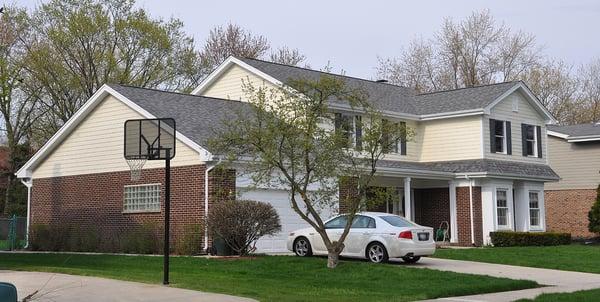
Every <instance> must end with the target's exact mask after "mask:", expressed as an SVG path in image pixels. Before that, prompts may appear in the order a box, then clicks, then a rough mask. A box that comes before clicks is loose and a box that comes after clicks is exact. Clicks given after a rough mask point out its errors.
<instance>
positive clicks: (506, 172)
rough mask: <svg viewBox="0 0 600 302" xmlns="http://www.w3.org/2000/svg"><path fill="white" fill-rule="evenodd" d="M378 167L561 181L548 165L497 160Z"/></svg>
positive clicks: (392, 163)
mask: <svg viewBox="0 0 600 302" xmlns="http://www.w3.org/2000/svg"><path fill="white" fill-rule="evenodd" d="M378 167H379V168H384V169H385V168H387V169H394V170H396V169H397V170H398V172H405V171H411V172H420V173H423V174H427V173H433V174H439V173H443V174H448V175H453V176H455V177H456V176H461V175H463V174H468V175H469V176H474V175H481V176H498V177H511V178H517V179H540V180H546V181H555V180H559V176H558V175H557V174H556V172H554V170H552V168H550V166H548V165H542V164H533V163H524V162H515V161H505V160H496V159H468V160H456V161H439V162H428V163H419V162H406V161H391V160H381V161H379V162H378Z"/></svg>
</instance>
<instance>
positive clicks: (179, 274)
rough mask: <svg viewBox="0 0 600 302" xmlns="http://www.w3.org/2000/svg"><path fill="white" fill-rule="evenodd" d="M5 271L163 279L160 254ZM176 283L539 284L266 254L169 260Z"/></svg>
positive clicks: (336, 290)
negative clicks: (335, 265) (335, 264)
mask: <svg viewBox="0 0 600 302" xmlns="http://www.w3.org/2000/svg"><path fill="white" fill-rule="evenodd" d="M1 258H2V261H0V269H10V270H26V271H45V272H58V273H66V274H74V275H86V276H98V277H107V278H113V279H121V280H130V281H139V282H146V283H160V282H161V280H162V279H161V278H162V257H152V256H117V255H82V254H34V253H21V254H19V253H4V254H1ZM170 279H171V281H172V282H171V284H172V286H175V287H181V288H188V289H195V290H201V291H207V292H217V293H225V294H231V295H236V296H245V297H251V298H256V299H259V300H261V301H413V300H422V299H432V298H438V297H448V296H460V295H469V294H477V293H489V292H498V291H508V290H518V289H525V288H532V287H536V286H538V285H537V284H536V283H535V282H533V281H524V280H510V279H504V278H493V277H487V276H475V275H467V274H459V273H452V272H442V271H436V270H429V269H419V268H410V267H407V266H406V265H401V264H371V263H367V262H362V261H343V262H341V263H340V265H339V266H338V268H336V269H334V270H329V269H327V268H326V259H323V258H298V257H289V256H261V257H256V258H251V259H207V258H193V257H173V258H171V278H170Z"/></svg>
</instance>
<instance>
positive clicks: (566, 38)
mask: <svg viewBox="0 0 600 302" xmlns="http://www.w3.org/2000/svg"><path fill="white" fill-rule="evenodd" d="M3 2H4V3H12V1H10V0H9V1H6V0H0V4H1V3H3ZM38 3H40V0H17V4H23V5H27V6H28V7H30V8H33V7H35V6H36V5H37V4H38ZM137 5H138V6H141V7H144V8H146V9H147V10H148V11H149V12H150V14H152V15H153V16H161V17H165V18H168V17H171V16H172V17H176V18H179V19H181V20H182V21H183V22H184V23H185V28H186V31H187V32H188V33H189V34H191V35H193V36H194V38H195V39H196V43H197V45H201V44H202V42H203V41H204V40H205V39H206V37H207V35H208V32H209V30H210V29H211V28H212V27H213V26H215V25H222V24H226V23H228V22H232V23H236V24H239V25H241V26H242V27H244V28H246V29H248V30H251V31H252V32H254V33H257V34H261V35H264V36H265V37H266V38H267V39H269V41H271V44H272V45H273V46H274V47H278V46H282V45H287V46H289V47H292V48H298V49H299V50H300V51H301V52H302V53H304V54H305V55H306V56H307V58H308V63H309V64H310V65H311V66H312V67H313V68H316V69H320V68H321V67H323V66H325V65H326V64H327V62H331V66H332V67H334V70H335V71H339V70H340V69H343V70H345V71H346V72H347V74H348V75H352V76H358V77H365V78H372V77H373V76H374V73H375V70H374V67H375V66H376V65H377V56H382V57H389V56H396V55H397V54H398V53H399V52H400V50H401V49H402V48H403V47H404V46H406V45H407V44H408V43H409V41H410V40H411V39H413V38H415V37H424V38H429V37H432V36H433V34H434V32H435V31H437V30H438V29H439V28H440V25H441V24H442V21H443V19H444V18H445V17H451V18H453V19H456V20H458V19H462V18H464V17H465V16H467V15H469V14H470V13H471V12H472V11H473V10H482V9H489V10H490V11H491V13H492V15H493V16H494V17H495V18H496V20H497V21H499V22H504V23H506V24H507V25H508V26H510V27H511V28H512V29H513V30H523V31H525V32H529V33H533V34H534V35H535V36H536V37H537V41H538V43H539V44H540V45H542V46H544V53H545V54H547V55H549V56H552V57H556V58H561V59H564V60H565V61H567V62H569V63H571V64H575V65H579V64H583V63H585V62H587V61H589V60H590V59H591V58H595V57H600V34H599V30H600V1H599V0H596V1H593V0H585V1H566V0H565V1H548V0H536V1H525V0H520V1H515V0H503V1H481V0H479V1H475V0H473V1H467V0H463V1H454V0H453V1H443V0H441V1H416V0H415V1H376V0H363V1H349V0H346V1H326V0H320V1H313V0H304V1H286V0H279V1H276V0H269V1H261V0H257V1H223V0H216V1H194V0H168V1H165V0H138V2H137Z"/></svg>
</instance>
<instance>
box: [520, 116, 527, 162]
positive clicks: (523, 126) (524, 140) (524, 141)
mask: <svg viewBox="0 0 600 302" xmlns="http://www.w3.org/2000/svg"><path fill="white" fill-rule="evenodd" d="M521 148H522V149H523V156H527V124H521Z"/></svg>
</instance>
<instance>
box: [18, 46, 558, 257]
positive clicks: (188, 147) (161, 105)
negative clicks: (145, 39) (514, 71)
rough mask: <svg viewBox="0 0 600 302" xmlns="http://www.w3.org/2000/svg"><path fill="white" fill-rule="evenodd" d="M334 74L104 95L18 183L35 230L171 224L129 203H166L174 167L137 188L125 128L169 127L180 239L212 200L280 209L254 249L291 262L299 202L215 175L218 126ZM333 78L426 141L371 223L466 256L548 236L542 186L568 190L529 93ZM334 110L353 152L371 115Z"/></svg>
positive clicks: (253, 67)
mask: <svg viewBox="0 0 600 302" xmlns="http://www.w3.org/2000/svg"><path fill="white" fill-rule="evenodd" d="M324 74H325V73H323V72H319V71H314V70H309V69H304V68H298V67H292V66H287V65H281V64H275V63H269V62H264V61H259V60H252V59H237V58H234V57H231V58H229V59H227V60H226V61H225V62H224V63H222V64H221V65H220V66H219V67H218V68H217V69H216V70H215V71H214V72H213V73H211V75H209V77H207V79H205V80H204V81H203V82H202V83H201V85H200V86H199V87H198V88H196V89H195V90H194V91H193V92H192V94H189V95H188V94H179V93H170V92H164V91H159V90H152V89H142V88H135V87H127V86H119V85H105V86H103V87H102V88H101V89H100V90H99V91H98V92H97V93H96V94H95V95H94V96H93V97H92V98H91V99H90V100H89V101H88V102H87V103H86V104H85V105H84V106H83V108H82V109H81V110H79V111H78V112H77V114H76V115H75V116H74V117H73V118H71V119H70V120H69V121H68V122H67V123H66V124H65V126H64V127H62V128H61V130H60V131H59V132H58V133H57V134H56V135H55V136H54V137H53V138H52V139H51V140H50V141H49V142H48V143H47V144H46V145H45V146H44V147H43V148H41V150H40V151H39V152H38V153H36V154H35V156H34V157H33V158H32V159H31V160H30V161H29V162H28V163H27V164H26V165H25V166H24V167H23V168H22V169H21V170H20V171H19V172H18V177H19V178H22V179H24V181H25V182H26V183H28V184H29V185H30V188H31V200H30V215H31V217H30V219H31V222H32V223H53V222H61V223H65V222H74V223H78V224H80V225H94V226H95V227H98V226H103V227H107V228H114V229H124V228H127V227H128V226H130V225H134V224H138V223H141V222H142V221H149V220H150V221H162V215H161V210H162V199H161V198H162V196H160V195H159V196H156V194H154V195H152V194H149V195H146V197H143V198H137V199H136V200H135V202H137V203H138V204H140V203H141V204H143V205H144V206H145V207H146V208H147V210H146V211H144V212H140V211H131V210H129V209H130V207H129V203H130V202H131V199H130V198H128V199H125V198H124V196H125V195H126V194H129V193H131V192H133V191H136V192H138V191H139V190H141V191H148V190H151V191H152V190H157V189H160V186H161V185H162V173H161V172H162V165H163V163H162V162H148V163H147V164H146V167H145V169H144V173H143V175H142V179H141V180H140V181H139V182H135V183H133V182H131V181H130V179H129V168H128V166H127V165H126V163H125V160H124V159H123V122H124V121H125V120H126V119H130V118H140V117H147V118H149V117H172V118H175V119H176V121H177V131H178V133H177V139H178V140H177V148H178V149H177V155H176V157H175V159H174V160H173V162H172V166H173V172H172V177H173V190H172V193H171V194H172V199H173V201H172V213H173V214H172V215H173V218H172V221H173V226H174V236H178V234H179V233H178V232H179V230H181V228H182V226H184V225H186V224H190V223H198V222H202V221H203V220H204V217H205V213H206V210H207V209H209V208H210V205H211V203H213V202H215V198H216V197H215V195H216V194H215V192H218V191H222V190H226V191H227V192H230V195H232V196H233V195H237V196H238V198H244V199H254V200H261V201H266V202H270V203H271V204H273V205H274V206H275V208H276V209H277V211H278V213H279V215H280V217H281V223H282V225H283V230H282V232H281V233H280V234H279V235H276V236H272V237H268V238H264V239H261V240H260V241H259V244H258V245H257V247H258V249H259V251H272V252H273V251H284V250H285V239H286V236H287V234H288V233H289V232H290V231H292V230H294V229H296V228H300V227H303V226H306V223H304V222H303V221H302V220H301V219H300V218H299V217H298V215H297V214H296V213H295V212H293V210H292V209H291V207H290V204H289V203H290V202H289V196H288V192H287V191H286V190H284V189H276V188H255V187H254V186H253V185H252V183H251V182H250V180H249V178H248V177H241V176H240V174H239V173H237V175H236V173H235V172H234V171H231V170H229V171H227V172H226V173H221V174H220V175H215V173H216V172H215V171H218V170H212V167H214V165H215V164H216V163H217V161H218V160H217V158H216V156H215V154H212V153H211V152H210V150H209V149H208V147H207V145H206V143H207V140H208V139H209V138H210V137H211V136H212V135H213V134H214V132H213V130H218V128H219V125H220V124H221V123H220V121H222V120H223V119H231V118H234V117H235V112H237V111H239V110H248V109H249V106H248V105H247V103H246V100H247V98H246V96H245V94H244V92H243V89H242V81H250V82H251V83H253V84H255V85H265V86H267V87H276V86H278V85H285V83H286V82H287V81H288V80H290V79H298V78H305V79H317V78H318V77H320V76H323V75H324ZM331 76H336V77H339V78H341V79H343V80H345V81H346V84H347V85H349V86H351V87H354V88H359V89H363V90H364V91H365V92H367V93H368V95H369V100H370V102H372V103H373V105H374V106H375V107H377V108H379V109H380V110H381V111H382V112H383V113H384V115H385V117H386V119H388V120H389V121H391V122H398V123H406V125H408V126H409V127H411V128H412V129H414V132H415V137H414V138H413V139H412V140H409V141H408V142H404V141H403V142H399V145H398V146H397V148H394V150H392V152H391V153H389V154H387V155H386V157H385V159H384V160H382V161H380V163H379V167H378V173H379V175H378V178H377V181H376V183H375V184H374V186H377V187H385V188H388V189H391V190H395V191H397V192H398V196H399V197H398V198H397V199H396V200H389V201H388V202H387V203H386V204H385V205H381V206H378V207H377V208H374V209H369V210H379V211H388V212H390V213H397V214H400V215H404V216H406V217H408V218H409V219H412V220H415V221H416V222H417V223H420V224H423V225H427V226H432V227H435V228H437V227H438V226H439V225H440V223H441V222H443V221H447V222H449V224H450V228H451V240H452V242H454V243H456V244H460V245H482V244H488V243H489V242H490V241H489V233H490V232H491V231H496V230H519V231H544V230H545V229H546V219H545V206H544V205H545V202H544V194H543V192H544V186H545V183H546V182H549V181H556V180H558V176H557V174H556V173H554V171H553V170H552V169H551V168H550V167H549V166H548V162H547V156H546V154H547V149H546V126H545V125H546V124H548V123H553V122H554V119H553V117H552V116H551V114H550V113H549V112H548V111H547V110H546V109H545V108H544V106H542V105H541V104H540V102H539V101H538V100H537V98H536V97H535V96H534V95H533V94H532V93H531V91H530V90H529V89H528V88H527V86H526V85H524V84H523V83H521V82H508V83H501V84H495V85H487V86H480V87H473V88H465V89H457V90H450V91H440V92H435V93H429V94H417V93H415V92H414V91H413V90H411V89H409V88H405V87H400V86H395V85H391V84H387V83H383V82H379V81H369V80H364V79H357V78H352V77H347V76H339V75H331ZM330 108H331V110H332V111H333V112H335V113H336V116H337V118H338V119H340V122H341V123H339V124H340V125H343V126H341V127H342V129H340V130H341V131H344V132H346V133H347V134H348V136H349V138H351V139H352V140H353V141H355V140H356V137H357V136H359V135H360V134H359V133H357V131H355V130H356V129H355V127H354V125H355V123H354V120H355V119H357V118H359V117H360V113H359V112H356V111H354V110H352V108H351V107H349V106H348V105H347V104H345V103H343V102H332V103H331V104H330ZM336 124H337V123H336ZM215 128H216V129H215ZM238 169H243V167H239V168H238ZM153 172H154V173H153ZM352 192H353V189H352V187H350V186H349V185H341V186H340V188H339V195H340V197H344V196H348V195H349V194H352ZM127 196H130V195H127ZM338 210H340V211H343V210H344V205H343V204H340V205H339V207H336V208H334V209H326V210H325V212H324V213H323V216H329V215H331V214H333V213H336V212H337V211H338ZM205 240H208V239H205Z"/></svg>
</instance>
